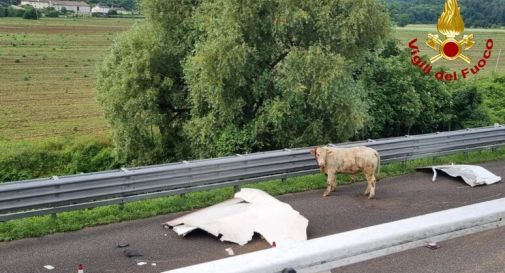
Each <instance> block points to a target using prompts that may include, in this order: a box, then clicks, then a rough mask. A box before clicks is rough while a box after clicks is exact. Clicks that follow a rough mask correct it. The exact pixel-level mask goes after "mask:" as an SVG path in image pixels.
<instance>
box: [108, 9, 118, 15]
mask: <svg viewBox="0 0 505 273" xmlns="http://www.w3.org/2000/svg"><path fill="white" fill-rule="evenodd" d="M112 15H117V11H116V10H115V9H111V10H109V12H107V16H112Z"/></svg>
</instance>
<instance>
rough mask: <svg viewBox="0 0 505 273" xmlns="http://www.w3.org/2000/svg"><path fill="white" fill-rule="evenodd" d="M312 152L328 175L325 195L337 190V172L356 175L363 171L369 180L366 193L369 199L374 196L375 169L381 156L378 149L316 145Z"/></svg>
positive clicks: (322, 170) (378, 166)
mask: <svg viewBox="0 0 505 273" xmlns="http://www.w3.org/2000/svg"><path fill="white" fill-rule="evenodd" d="M310 153H311V154H312V155H313V156H315V157H316V160H317V164H318V165H319V168H320V169H321V172H323V173H325V174H326V175H327V177H328V180H327V184H328V187H327V188H326V191H325V192H324V194H323V196H328V195H330V193H331V192H332V191H335V189H336V175H337V173H346V174H352V175H354V174H356V173H358V172H360V171H363V174H364V175H365V177H366V180H367V181H368V186H367V188H366V190H365V195H366V196H368V199H372V198H374V196H375V184H376V179H375V170H377V168H380V156H379V153H378V152H377V151H376V150H374V149H372V148H368V147H354V148H333V147H327V146H325V147H316V148H314V149H312V150H310Z"/></svg>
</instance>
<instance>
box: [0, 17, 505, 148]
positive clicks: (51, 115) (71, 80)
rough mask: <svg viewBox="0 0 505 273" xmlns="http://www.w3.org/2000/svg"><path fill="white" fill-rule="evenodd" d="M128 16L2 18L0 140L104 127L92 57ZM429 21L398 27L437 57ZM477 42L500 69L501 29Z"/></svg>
mask: <svg viewBox="0 0 505 273" xmlns="http://www.w3.org/2000/svg"><path fill="white" fill-rule="evenodd" d="M134 23H135V20H133V19H103V18H87V19H68V18H43V19H41V20H23V19H20V18H0V141H17V140H37V139H46V138H50V137H57V136H70V137H73V136H83V135H85V136H96V135H103V134H106V133H107V132H108V130H109V129H108V125H107V123H106V121H105V119H104V118H103V114H102V112H101V109H100V107H99V105H98V104H97V102H96V99H95V91H94V88H93V83H94V79H95V76H94V71H95V68H96V65H97V63H98V62H99V61H100V60H101V59H102V58H103V57H104V56H105V55H106V54H107V51H108V48H109V47H110V45H111V43H112V40H113V39H114V36H115V35H116V34H117V33H119V32H122V31H124V30H126V29H128V28H129V27H130V26H132V25H133V24H134ZM428 33H433V34H435V33H436V28H435V26H434V25H409V26H407V27H404V28H397V29H396V30H395V33H394V34H395V35H396V37H397V38H398V39H399V40H400V42H401V43H402V47H407V44H408V42H409V41H410V40H412V39H413V38H418V43H417V45H418V46H420V48H421V52H422V54H426V55H427V56H430V57H431V56H432V55H434V53H435V52H434V51H433V50H431V49H429V48H428V47H427V46H426V45H425V44H424V41H425V39H426V37H427V34H428ZM465 33H466V34H468V33H473V34H474V35H475V38H476V41H477V44H476V45H475V47H474V48H473V49H471V50H469V51H468V52H467V53H466V54H467V55H468V56H469V57H471V58H472V60H473V61H478V60H479V59H480V58H481V56H482V53H483V51H484V48H485V44H484V43H485V40H486V39H487V38H492V39H494V49H493V56H492V58H491V61H490V62H489V63H488V64H487V66H486V68H485V70H484V71H481V72H480V73H479V76H480V77H482V76H487V75H490V74H491V73H492V72H493V71H494V70H495V69H496V71H497V72H500V73H505V52H502V54H501V55H502V56H501V60H500V63H499V65H498V66H497V65H496V64H497V59H498V55H499V52H500V50H501V49H504V47H505V46H504V45H505V30H504V29H466V32H465ZM437 66H448V67H449V68H450V69H452V70H457V69H462V68H465V67H469V65H468V64H466V63H464V62H463V61H460V60H458V61H454V62H447V61H445V60H440V61H438V62H437V63H436V65H435V66H434V67H435V68H436V67H437Z"/></svg>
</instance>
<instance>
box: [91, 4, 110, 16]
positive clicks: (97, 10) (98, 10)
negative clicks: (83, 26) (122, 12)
mask: <svg viewBox="0 0 505 273" xmlns="http://www.w3.org/2000/svg"><path fill="white" fill-rule="evenodd" d="M109 10H110V8H109V7H106V6H101V5H100V4H98V5H96V6H94V7H93V8H92V9H91V12H92V13H100V14H107V13H109Z"/></svg>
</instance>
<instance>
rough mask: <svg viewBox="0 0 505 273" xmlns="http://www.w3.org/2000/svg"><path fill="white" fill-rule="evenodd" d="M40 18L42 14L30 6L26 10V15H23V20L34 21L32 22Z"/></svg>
mask: <svg viewBox="0 0 505 273" xmlns="http://www.w3.org/2000/svg"><path fill="white" fill-rule="evenodd" d="M39 18H40V14H39V12H38V11H37V10H36V9H35V8H33V7H31V6H28V7H27V8H26V9H25V13H24V15H23V19H32V20H38V19H39Z"/></svg>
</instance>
